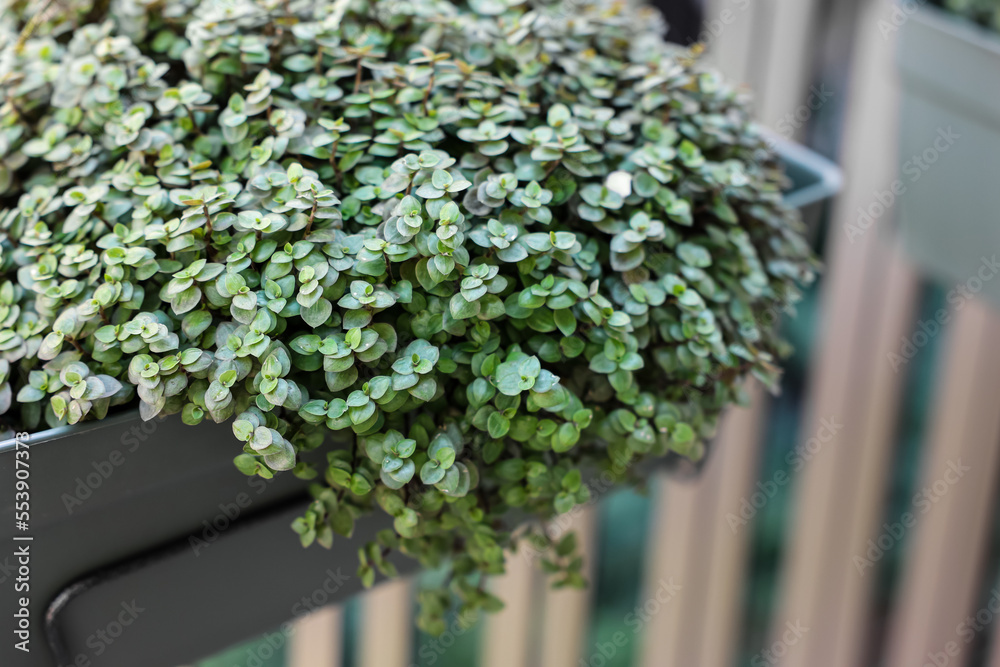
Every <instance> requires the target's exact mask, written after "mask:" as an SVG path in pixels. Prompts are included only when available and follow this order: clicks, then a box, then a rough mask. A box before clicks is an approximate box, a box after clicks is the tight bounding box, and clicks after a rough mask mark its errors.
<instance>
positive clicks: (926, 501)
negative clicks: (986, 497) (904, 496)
mask: <svg viewBox="0 0 1000 667" xmlns="http://www.w3.org/2000/svg"><path fill="white" fill-rule="evenodd" d="M970 470H972V468H970V467H969V466H967V465H963V464H962V459H958V460H957V461H948V465H947V467H946V468H945V471H944V474H942V475H941V477H939V478H938V479H936V480H934V481H933V482H931V483H930V484H928V485H927V486H925V487H923V488H922V489H920V491H919V492H917V493H915V494H914V495H913V499H912V501H911V504H912V505H913V507H914V511H909V510H907V511H906V512H903V513H902V514H901V515H900V516H899V518H898V519H896V520H895V521H893V522H892V523H883V524H882V532H881V533H879V535H878V536H877V537H874V538H872V539H870V540H868V550H867V551H865V553H864V555H863V556H859V555H855V556H854V558H853V559H852V561H853V563H854V567H856V568H857V569H858V574H860V575H861V576H862V577H863V576H865V572H866V571H868V570H869V569H871V568H873V567H875V563H877V562H879V561H880V560H882V558H883V557H884V556H885V555H886V554H887V553H889V552H890V551H891V550H892V549H894V548H895V547H896V545H897V544H899V543H900V542H902V541H903V538H904V537H905V536H906V533H907V532H908V531H909V530H910V529H911V528H913V527H914V526H916V525H917V518H918V517H920V516H923V515H924V514H927V513H928V512H930V511H931V509H932V508H933V507H934V506H935V505H937V504H938V503H939V502H941V499H942V498H944V497H945V496H946V495H947V494H948V491H949V490H950V489H951V487H953V486H955V485H956V484H958V483H959V482H960V481H961V480H962V478H963V477H964V476H965V473H967V472H969V471H970Z"/></svg>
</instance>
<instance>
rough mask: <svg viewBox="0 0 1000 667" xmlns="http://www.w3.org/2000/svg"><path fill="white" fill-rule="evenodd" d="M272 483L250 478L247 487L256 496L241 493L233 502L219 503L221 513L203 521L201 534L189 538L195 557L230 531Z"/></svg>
mask: <svg viewBox="0 0 1000 667" xmlns="http://www.w3.org/2000/svg"><path fill="white" fill-rule="evenodd" d="M272 479H273V478H272ZM270 481H271V480H266V479H264V478H263V477H258V476H257V475H253V476H252V477H248V478H247V486H248V487H250V489H252V490H253V491H254V495H251V494H250V493H248V492H246V491H240V492H239V493H237V494H236V497H235V498H233V500H232V502H228V503H219V511H218V513H217V514H216V515H215V516H213V517H212V518H210V519H202V521H201V524H202V530H201V534H200V535H191V536H189V537H188V545H189V546H190V547H191V550H192V551H194V555H195V556H200V555H201V552H202V551H203V550H205V549H208V548H209V547H211V546H212V545H213V544H214V543H215V541H216V540H218V539H219V537H221V536H222V534H223V533H224V532H226V531H227V530H229V528H230V527H231V526H232V525H233V523H234V522H235V521H236V520H237V519H238V518H239V517H240V515H241V514H243V511H244V510H246V509H247V508H248V507H250V506H251V505H253V501H254V498H255V497H256V496H259V495H260V494H262V493H264V491H266V490H267V485H268V483H270Z"/></svg>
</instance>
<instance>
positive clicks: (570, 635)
mask: <svg viewBox="0 0 1000 667" xmlns="http://www.w3.org/2000/svg"><path fill="white" fill-rule="evenodd" d="M598 500H600V499H598ZM596 529H597V508H596V507H595V506H590V507H587V508H586V509H583V510H581V511H580V512H579V513H578V514H576V515H575V516H573V519H572V522H571V524H570V525H569V530H574V531H576V536H577V544H578V545H579V549H580V553H581V555H582V556H583V558H584V561H585V563H586V565H585V566H584V567H585V569H586V571H587V580H588V582H589V584H590V585H589V586H588V587H587V588H586V589H585V590H582V591H579V590H574V589H562V590H553V589H552V588H551V586H549V585H548V582H545V583H544V584H543V585H544V586H545V588H544V591H543V592H542V605H541V606H542V609H543V610H544V616H543V619H542V632H541V636H540V646H539V650H538V659H537V660H536V661H534V664H536V665H541V666H544V667H577V666H578V665H579V663H580V658H581V652H582V651H583V648H584V643H585V637H586V633H587V627H588V626H587V623H588V620H589V619H590V600H591V595H592V593H593V589H594V583H595V582H594V580H593V578H592V573H593V571H594V559H595V558H596V556H597V549H596V544H595V542H596V538H597V534H596V533H597V530H596Z"/></svg>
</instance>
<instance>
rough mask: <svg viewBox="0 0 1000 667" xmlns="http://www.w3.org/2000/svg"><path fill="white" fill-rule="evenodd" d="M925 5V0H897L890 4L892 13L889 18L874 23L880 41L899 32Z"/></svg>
mask: <svg viewBox="0 0 1000 667" xmlns="http://www.w3.org/2000/svg"><path fill="white" fill-rule="evenodd" d="M926 4H927V0H897V2H894V3H892V13H891V14H890V15H889V17H888V18H887V19H879V20H878V22H877V23H876V25H877V26H878V31H879V33H881V34H882V39H889V37H890V36H891V35H892V34H893V33H896V32H899V29H900V28H902V27H903V26H904V25H906V22H907V21H909V20H910V17H911V16H913V15H914V14H916V13H917V11H918V10H919V9H920V8H921V7H923V6H924V5H926Z"/></svg>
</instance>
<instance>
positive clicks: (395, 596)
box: [358, 579, 413, 667]
mask: <svg viewBox="0 0 1000 667" xmlns="http://www.w3.org/2000/svg"><path fill="white" fill-rule="evenodd" d="M411 587H412V582H411V580H409V579H397V580H394V581H388V582H386V583H383V584H380V585H379V586H377V587H375V588H373V589H372V590H371V591H369V592H368V593H367V594H365V596H364V598H362V601H361V602H362V607H361V629H360V632H359V637H358V644H359V651H358V653H359V658H358V663H359V665H360V667H406V665H409V664H410V661H411V656H412V654H413V648H412V647H413V600H412V595H411Z"/></svg>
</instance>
